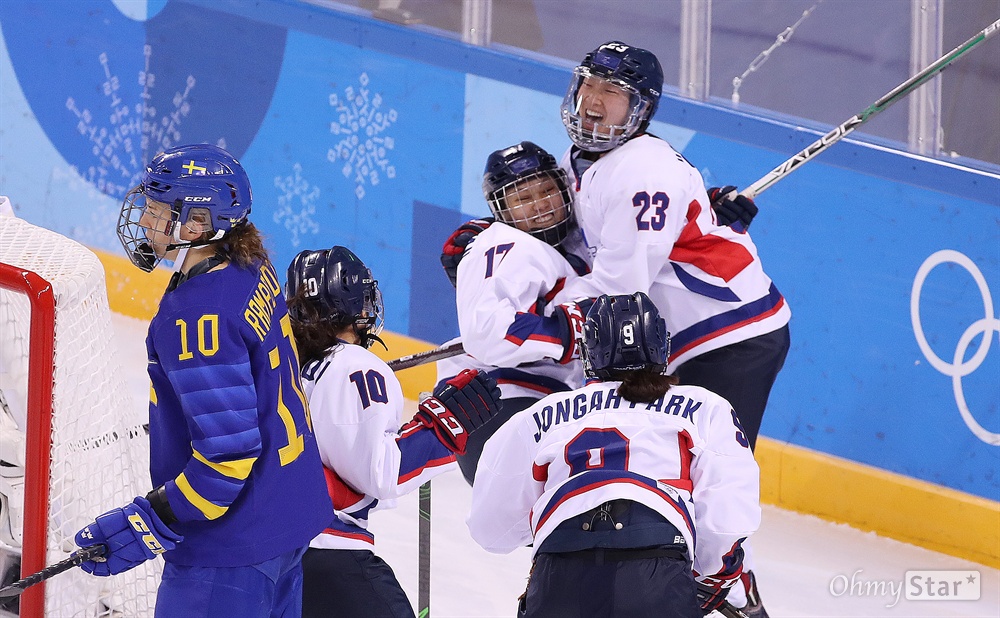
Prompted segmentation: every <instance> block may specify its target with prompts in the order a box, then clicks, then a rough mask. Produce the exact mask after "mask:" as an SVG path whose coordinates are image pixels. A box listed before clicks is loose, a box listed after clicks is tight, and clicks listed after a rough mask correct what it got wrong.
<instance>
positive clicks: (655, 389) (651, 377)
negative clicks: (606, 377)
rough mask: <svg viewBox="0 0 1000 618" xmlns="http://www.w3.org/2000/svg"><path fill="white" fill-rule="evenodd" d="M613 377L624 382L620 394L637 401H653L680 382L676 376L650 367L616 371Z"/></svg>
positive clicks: (619, 389) (619, 390)
mask: <svg viewBox="0 0 1000 618" xmlns="http://www.w3.org/2000/svg"><path fill="white" fill-rule="evenodd" d="M612 379H614V380H621V382H622V385H621V386H620V387H619V388H618V394H619V395H621V396H622V397H624V398H625V399H627V400H629V401H634V402H636V403H653V402H654V401H656V400H657V399H659V398H660V397H663V395H665V394H666V392H667V391H669V390H670V387H671V386H674V385H676V384H678V383H679V382H680V380H678V379H677V377H676V376H672V375H671V376H665V375H663V374H661V373H659V372H658V371H655V370H653V369H648V368H647V369H637V370H635V371H620V372H616V373H614V374H612Z"/></svg>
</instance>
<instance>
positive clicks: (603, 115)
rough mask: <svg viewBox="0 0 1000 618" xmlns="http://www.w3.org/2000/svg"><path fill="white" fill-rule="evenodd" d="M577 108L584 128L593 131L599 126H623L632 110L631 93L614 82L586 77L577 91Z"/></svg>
mask: <svg viewBox="0 0 1000 618" xmlns="http://www.w3.org/2000/svg"><path fill="white" fill-rule="evenodd" d="M577 108H578V110H579V114H580V117H581V119H582V121H583V128H584V129H585V130H587V131H593V130H594V129H595V128H596V127H597V126H599V125H604V126H615V127H618V126H621V125H624V124H625V121H626V120H627V119H628V117H629V114H630V111H631V95H630V94H629V93H628V92H627V91H625V90H624V89H622V88H621V87H620V86H617V85H615V84H614V83H612V82H610V81H608V80H606V79H602V78H600V77H595V76H593V75H591V76H588V77H585V78H584V79H583V81H582V82H581V84H580V88H579V90H578V91H577Z"/></svg>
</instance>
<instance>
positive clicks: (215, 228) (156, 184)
mask: <svg viewBox="0 0 1000 618" xmlns="http://www.w3.org/2000/svg"><path fill="white" fill-rule="evenodd" d="M252 200H253V197H252V194H251V190H250V179H249V178H248V177H247V174H246V171H245V170H244V169H243V167H242V166H241V165H240V163H239V161H237V160H236V159H235V158H233V156H232V155H231V154H229V153H228V152H226V151H225V150H223V149H222V148H219V147H217V146H212V145H209V144H197V145H193V146H179V147H177V148H171V149H170V150H166V151H164V152H161V153H159V154H158V155H156V156H155V157H153V160H152V161H151V162H150V163H149V165H148V166H146V172H145V174H144V175H143V179H142V182H141V183H140V184H139V185H138V186H136V187H134V188H133V189H131V190H130V191H129V192H128V193H127V194H126V195H125V199H124V200H123V202H122V208H121V212H120V213H119V217H118V238H119V240H120V241H121V243H122V246H123V247H124V248H125V251H126V253H127V254H128V256H129V259H131V260H132V263H133V264H135V265H136V266H138V267H139V268H140V269H142V270H145V271H147V272H149V271H151V270H153V268H155V267H156V265H157V264H158V263H159V262H160V260H161V259H162V258H163V256H164V255H165V254H166V253H167V252H169V251H171V250H173V249H179V248H182V247H194V246H200V245H204V244H208V243H211V242H215V241H218V240H220V239H222V238H223V236H225V234H226V233H227V232H229V231H230V230H231V229H232V228H233V227H235V226H237V225H239V224H241V223H242V222H243V221H245V220H246V218H247V216H248V215H249V214H250V207H251V203H252ZM157 203H158V204H165V205H167V206H166V208H165V209H161V208H157V207H156V206H155V204H157ZM161 211H162V212H161ZM167 211H169V213H170V215H169V216H170V218H171V219H170V222H169V224H167V222H166V221H165V219H166V216H167V215H166V212H167ZM198 213H201V214H203V215H204V216H203V217H201V219H202V221H201V224H202V227H203V228H205V231H206V232H207V235H206V234H203V235H202V237H201V238H199V239H198V240H193V241H184V240H181V238H180V231H181V228H180V226H179V225H177V223H182V224H183V223H187V222H188V221H190V220H191V217H192V215H194V214H198ZM161 223H162V224H165V225H163V226H162V228H161ZM154 247H155V248H154Z"/></svg>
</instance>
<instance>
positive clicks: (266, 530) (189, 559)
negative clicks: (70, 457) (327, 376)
mask: <svg viewBox="0 0 1000 618" xmlns="http://www.w3.org/2000/svg"><path fill="white" fill-rule="evenodd" d="M146 349H147V354H148V359H149V367H148V370H149V376H150V380H151V390H150V405H149V441H150V472H151V476H152V481H153V486H154V487H156V486H159V485H164V489H165V491H166V496H167V500H168V502H169V504H170V508H171V510H172V511H173V512H174V514H175V515H176V516H177V519H178V521H177V522H176V523H174V524H172V526H171V527H172V528H173V529H174V530H175V531H176V532H178V533H179V534H181V535H183V536H184V537H185V540H184V542H183V543H180V544H179V545H178V546H177V548H176V549H175V550H174V551H170V552H167V553H166V554H165V555H164V558H165V560H167V561H168V562H172V563H176V564H181V565H191V566H216V567H231V566H244V565H249V564H256V563H259V562H262V561H265V560H269V559H271V558H274V557H276V556H278V555H280V554H283V553H286V552H289V551H292V550H293V549H296V548H299V547H305V546H306V545H308V543H309V540H310V539H312V538H313V537H314V536H316V534H317V533H319V532H320V531H321V530H322V529H323V528H324V527H326V526H327V525H328V524H329V523H330V521H331V520H332V519H333V510H332V508H331V505H330V501H329V499H328V498H327V495H326V483H325V480H324V477H323V468H322V464H321V463H320V458H319V453H318V451H317V448H316V441H315V438H314V436H313V433H312V427H311V421H310V418H309V408H308V406H307V405H306V399H305V396H304V394H303V392H302V386H301V383H300V381H299V363H298V358H297V353H296V351H295V344H294V340H293V338H292V331H291V323H290V322H289V318H288V310H287V308H286V305H285V300H284V297H283V295H282V292H281V286H280V284H279V283H278V279H277V276H276V275H275V272H274V268H273V267H272V266H271V265H270V264H264V265H263V266H261V267H259V268H250V269H245V268H240V267H239V266H237V265H236V264H233V263H230V264H228V265H227V266H226V267H225V268H222V269H218V270H213V271H210V272H206V273H203V274H200V275H198V276H196V277H193V278H191V279H188V280H187V281H185V282H183V283H182V284H181V285H179V286H177V287H176V288H174V289H169V288H168V291H167V292H166V293H165V294H164V296H163V298H162V300H161V301H160V307H159V310H158V311H157V314H156V316H154V318H153V320H152V322H151V323H150V326H149V335H148V336H147V338H146ZM291 514H295V515H296V516H295V517H290V515H291Z"/></svg>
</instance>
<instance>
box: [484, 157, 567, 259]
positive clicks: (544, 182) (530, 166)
mask: <svg viewBox="0 0 1000 618" xmlns="http://www.w3.org/2000/svg"><path fill="white" fill-rule="evenodd" d="M483 195H484V196H485V197H486V201H487V203H489V206H490V210H491V211H492V212H493V216H495V217H496V218H497V220H498V221H503V222H504V223H507V224H509V225H513V226H514V227H516V228H518V229H519V230H521V231H523V232H527V233H529V234H531V235H532V236H534V237H536V238H538V239H539V240H541V241H543V242H545V243H548V244H550V245H552V246H556V245H558V244H559V243H561V242H562V241H563V240H564V239H565V238H566V235H567V234H568V233H569V229H570V227H571V226H572V223H573V220H572V217H571V215H572V212H573V193H572V192H571V191H570V190H569V182H568V181H567V179H566V172H565V171H563V170H562V169H561V168H560V167H559V164H558V163H556V159H555V157H553V156H552V155H551V154H549V153H548V152H546V151H545V150H544V149H542V148H540V147H539V146H537V145H535V144H533V143H532V142H527V141H525V142H521V143H520V144H516V145H514V146H511V147H509V148H504V149H502V150H497V151H494V152H493V153H491V154H490V156H489V157H488V158H487V160H486V169H485V171H484V172H483Z"/></svg>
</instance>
